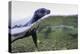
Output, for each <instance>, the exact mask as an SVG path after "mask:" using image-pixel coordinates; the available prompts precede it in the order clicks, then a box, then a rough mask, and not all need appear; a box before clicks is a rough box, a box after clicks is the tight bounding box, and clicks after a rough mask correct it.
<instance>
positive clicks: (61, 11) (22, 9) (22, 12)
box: [11, 1, 78, 22]
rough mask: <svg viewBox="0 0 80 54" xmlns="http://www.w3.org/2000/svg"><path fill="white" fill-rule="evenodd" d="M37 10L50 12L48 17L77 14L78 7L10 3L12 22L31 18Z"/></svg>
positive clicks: (19, 2) (72, 5)
mask: <svg viewBox="0 0 80 54" xmlns="http://www.w3.org/2000/svg"><path fill="white" fill-rule="evenodd" d="M39 8H46V9H50V10H51V14H50V15H53V16H54V15H75V14H77V13H78V6H77V5H75V4H55V3H39V2H26V1H13V2H12V11H11V12H12V21H13V22H15V21H19V20H21V19H24V18H27V19H29V18H31V17H32V16H33V14H34V11H35V10H36V9H39Z"/></svg>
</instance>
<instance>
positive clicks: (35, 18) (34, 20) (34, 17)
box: [31, 15, 41, 23]
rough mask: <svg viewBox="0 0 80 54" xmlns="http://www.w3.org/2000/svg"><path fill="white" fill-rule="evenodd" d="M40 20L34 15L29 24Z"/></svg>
mask: <svg viewBox="0 0 80 54" xmlns="http://www.w3.org/2000/svg"><path fill="white" fill-rule="evenodd" d="M40 18H41V17H40V16H35V15H34V16H33V18H32V19H31V20H32V22H31V23H34V22H36V21H38V20H39V19H40Z"/></svg>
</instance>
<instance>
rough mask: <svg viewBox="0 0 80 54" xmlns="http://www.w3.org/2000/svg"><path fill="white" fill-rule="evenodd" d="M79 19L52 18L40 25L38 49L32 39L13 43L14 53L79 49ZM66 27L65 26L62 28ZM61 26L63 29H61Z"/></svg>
mask: <svg viewBox="0 0 80 54" xmlns="http://www.w3.org/2000/svg"><path fill="white" fill-rule="evenodd" d="M77 21H78V18H77V15H75V16H50V17H49V18H47V19H45V20H43V21H42V22H41V23H40V27H39V29H38V32H37V36H38V49H37V48H36V47H35V44H34V43H33V40H32V37H31V36H29V37H26V38H23V39H20V40H17V41H15V42H14V43H12V52H34V51H50V50H68V49H77V48H78V36H77V35H78V23H77ZM61 25H64V26H61ZM60 26H61V27H60Z"/></svg>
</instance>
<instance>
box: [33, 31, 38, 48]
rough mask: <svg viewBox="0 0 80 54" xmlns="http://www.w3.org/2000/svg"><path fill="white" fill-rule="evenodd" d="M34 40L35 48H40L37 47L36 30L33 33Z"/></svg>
mask: <svg viewBox="0 0 80 54" xmlns="http://www.w3.org/2000/svg"><path fill="white" fill-rule="evenodd" d="M32 38H33V42H34V44H35V46H36V47H38V46H37V34H36V29H33V31H32Z"/></svg>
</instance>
